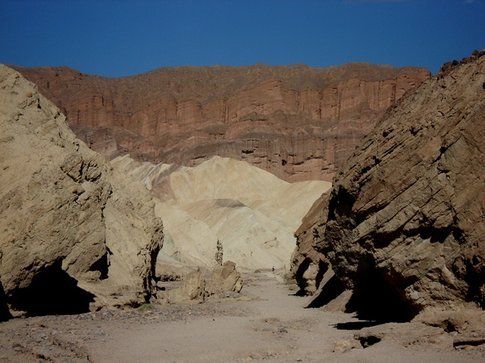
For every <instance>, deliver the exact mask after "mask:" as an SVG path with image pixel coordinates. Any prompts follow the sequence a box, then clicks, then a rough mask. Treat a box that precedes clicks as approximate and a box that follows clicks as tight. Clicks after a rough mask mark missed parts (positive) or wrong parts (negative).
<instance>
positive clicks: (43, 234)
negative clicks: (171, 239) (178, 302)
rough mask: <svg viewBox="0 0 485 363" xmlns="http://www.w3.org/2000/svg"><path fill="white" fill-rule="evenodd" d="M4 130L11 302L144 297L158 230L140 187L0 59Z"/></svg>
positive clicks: (73, 303) (80, 305)
mask: <svg viewBox="0 0 485 363" xmlns="http://www.w3.org/2000/svg"><path fill="white" fill-rule="evenodd" d="M0 135H1V136H0V170H1V173H0V279H1V280H0V286H2V287H3V291H4V294H5V299H6V300H7V302H8V304H9V305H10V307H11V308H12V309H16V310H24V311H27V312H28V313H48V312H76V311H85V310H86V309H88V308H89V305H90V304H91V305H93V303H94V304H104V303H106V304H114V305H117V304H118V303H119V301H118V300H120V299H121V295H124V296H127V295H130V296H131V297H130V298H129V299H128V300H130V301H129V303H130V304H131V303H139V302H141V301H145V300H146V299H147V298H148V297H149V295H150V288H151V287H150V280H151V278H152V276H153V272H152V266H154V259H155V258H156V253H157V251H158V249H159V248H160V247H159V243H160V242H161V240H162V237H163V233H162V226H161V222H160V221H159V219H158V218H155V216H154V213H153V204H152V206H151V207H150V206H149V204H147V203H148V202H149V200H150V196H149V195H148V193H147V192H146V191H145V190H144V188H143V187H140V188H135V187H133V188H135V189H129V190H127V189H126V188H127V187H128V184H129V183H131V182H128V181H126V182H125V181H123V180H122V179H121V178H119V177H118V176H116V175H113V174H112V172H111V170H110V167H109V165H107V163H106V162H105V161H104V159H103V158H102V157H101V156H100V155H98V154H97V153H95V152H94V151H92V150H90V149H89V148H87V146H86V145H85V144H84V143H83V142H82V141H79V140H78V139H76V138H75V136H74V134H73V133H72V132H71V130H70V129H69V127H68V126H67V123H66V119H65V117H64V115H62V114H61V113H60V111H59V109H57V107H55V106H54V105H53V104H52V103H51V102H49V101H48V100H47V99H46V98H44V97H43V96H42V95H41V94H39V93H38V91H37V89H36V88H35V87H34V86H33V85H32V84H31V83H30V82H28V81H27V80H25V79H24V78H23V77H22V76H21V75H20V74H19V73H18V72H16V71H14V70H12V69H10V68H8V67H6V66H3V65H0ZM135 184H136V182H134V181H133V185H135ZM130 185H131V184H130ZM130 190H137V191H138V192H139V193H140V194H139V195H138V194H136V195H131V191H130ZM151 203H153V202H151ZM139 207H143V208H141V209H140V208H139ZM118 296H120V297H119V298H118Z"/></svg>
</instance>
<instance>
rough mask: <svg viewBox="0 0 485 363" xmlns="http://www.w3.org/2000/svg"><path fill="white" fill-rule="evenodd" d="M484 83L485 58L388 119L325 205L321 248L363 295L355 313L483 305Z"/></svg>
mask: <svg viewBox="0 0 485 363" xmlns="http://www.w3.org/2000/svg"><path fill="white" fill-rule="evenodd" d="M484 85H485V57H483V52H481V53H476V54H475V55H474V56H473V57H471V58H468V59H466V60H464V61H462V62H461V63H459V64H458V65H456V66H454V67H445V68H444V69H443V71H442V73H440V74H439V75H438V76H437V77H435V78H433V79H431V80H429V81H426V82H424V83H423V84H422V85H421V86H420V87H419V88H418V89H417V90H416V91H415V92H412V93H409V94H407V95H406V96H405V97H403V98H402V99H401V100H400V101H399V102H398V104H397V105H396V106H395V107H392V108H391V109H390V110H389V111H388V112H387V114H386V115H385V116H384V117H383V119H382V120H381V122H379V124H378V125H377V126H376V128H375V129H374V130H373V131H372V132H371V133H370V134H369V135H368V136H367V137H366V138H365V140H364V141H363V143H362V145H361V146H360V148H359V149H358V150H357V151H356V152H355V154H354V155H353V156H352V158H350V159H349V162H348V163H347V165H346V166H345V167H344V168H342V169H341V171H340V172H339V173H338V175H337V176H336V178H335V179H334V186H333V188H332V190H331V193H330V196H329V199H328V204H327V205H326V204H325V199H322V200H321V203H320V210H322V211H323V210H325V208H328V212H325V214H326V215H325V217H324V218H321V220H322V222H323V223H321V224H320V225H318V224H316V225H315V223H314V222H312V223H310V224H309V225H310V226H311V227H310V228H313V229H314V232H313V233H314V234H315V235H316V236H317V237H316V239H315V240H314V241H313V242H312V244H313V246H314V248H315V249H316V250H317V251H318V252H320V253H322V254H323V255H324V256H326V257H327V258H328V259H329V261H330V262H331V264H332V268H333V270H334V271H335V273H336V274H337V276H338V277H339V279H340V280H341V281H342V282H343V283H344V284H345V286H347V287H349V288H352V289H353V298H352V300H351V301H350V302H349V305H348V306H350V307H354V308H356V309H357V310H361V312H363V313H368V314H369V315H374V316H375V315H376V314H377V315H378V314H381V316H382V315H387V316H386V317H387V318H391V319H409V318H412V317H413V316H414V315H415V314H416V313H418V312H420V311H421V310H423V309H424V308H425V307H430V306H447V307H450V306H454V305H456V303H463V302H475V303H476V304H478V305H481V306H482V307H483V305H484V297H485V287H484V281H485V267H484V257H485V256H484V251H485V238H484V236H485V223H484V210H485V194H484V185H485V164H484V160H485V155H484V147H483V145H484V143H485V86H484ZM310 217H311V216H310ZM310 217H309V218H310ZM325 222H326V223H325ZM300 235H301V232H300ZM296 253H297V254H298V253H299V252H298V251H297V252H296ZM304 253H305V254H306V255H308V252H305V251H304ZM312 256H315V252H313V255H312Z"/></svg>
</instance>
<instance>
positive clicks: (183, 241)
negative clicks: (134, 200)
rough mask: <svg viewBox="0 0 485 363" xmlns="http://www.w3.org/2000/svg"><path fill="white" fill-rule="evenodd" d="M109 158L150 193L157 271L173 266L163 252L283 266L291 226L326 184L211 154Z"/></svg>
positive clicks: (197, 262)
mask: <svg viewBox="0 0 485 363" xmlns="http://www.w3.org/2000/svg"><path fill="white" fill-rule="evenodd" d="M111 164H112V165H113V167H114V168H115V169H116V170H118V171H119V172H120V173H123V174H124V175H130V176H132V177H133V178H135V179H138V180H140V181H142V182H143V184H144V185H145V186H146V188H147V189H148V190H150V191H151V193H152V194H153V195H154V196H156V207H155V213H156V214H157V215H158V216H160V217H161V218H162V220H163V221H164V225H165V242H164V247H163V249H162V251H161V253H160V254H159V259H160V260H161V261H160V264H159V267H160V274H162V275H163V274H164V272H163V270H164V268H167V267H168V270H167V271H172V270H173V269H174V268H173V267H171V266H168V265H169V261H168V260H167V258H169V259H172V260H175V261H176V262H182V263H184V264H187V265H192V266H204V267H206V268H213V267H214V266H216V265H220V263H221V261H227V260H230V261H234V262H235V263H236V264H237V266H238V268H240V269H243V270H253V271H254V270H256V269H271V268H275V269H278V270H279V269H286V268H287V266H288V265H289V262H290V256H291V253H292V251H293V249H294V246H295V238H294V236H293V232H294V230H295V229H296V228H297V227H298V225H299V224H300V223H301V219H302V217H303V216H304V215H305V213H306V211H307V210H308V209H309V208H310V206H311V205H312V204H313V202H314V201H315V199H317V198H318V196H319V195H321V194H322V193H323V192H325V191H327V190H328V189H329V188H330V187H331V183H329V182H325V181H318V180H314V181H303V182H295V183H289V182H286V181H284V180H281V179H279V178H277V177H276V176H274V175H272V174H271V173H268V172H267V171H265V170H262V169H260V168H257V167H255V166H253V165H251V164H249V163H247V162H244V161H240V160H234V159H229V158H221V157H218V156H214V157H212V158H211V159H209V160H206V161H205V162H203V163H201V164H199V165H197V166H195V167H180V166H177V165H167V164H158V165H155V164H152V163H150V162H139V161H134V160H133V159H131V158H130V157H129V155H124V156H121V157H117V158H115V159H113V160H112V161H111ZM221 251H222V255H218V253H220V252H221ZM217 256H219V257H217Z"/></svg>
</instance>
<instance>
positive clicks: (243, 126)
mask: <svg viewBox="0 0 485 363" xmlns="http://www.w3.org/2000/svg"><path fill="white" fill-rule="evenodd" d="M17 69H18V70H19V71H20V72H21V73H22V74H23V75H24V76H25V77H27V78H28V79H29V80H31V81H32V82H34V83H36V84H37V85H38V86H39V89H40V90H41V91H42V92H43V93H44V94H45V95H46V96H47V97H48V98H49V99H50V100H51V101H53V102H54V103H55V104H56V105H57V106H58V107H59V108H60V109H61V110H62V111H63V112H64V113H65V114H66V115H67V117H68V119H69V122H70V126H71V128H72V129H73V130H74V132H75V133H76V134H77V135H78V137H80V138H81V139H82V140H84V141H86V142H87V143H88V145H89V146H90V147H92V148H93V149H94V150H97V151H99V152H102V153H104V154H105V155H108V156H109V157H112V156H116V155H119V154H120V153H126V152H129V153H130V155H131V156H132V157H134V158H135V159H141V160H149V161H154V162H160V161H162V162H164V163H176V164H182V165H187V166H194V165H196V164H199V163H200V162H202V161H204V160H207V159H209V158H210V157H212V156H214V155H219V156H223V157H231V158H234V159H240V160H245V161H247V162H249V163H251V164H253V165H257V166H259V167H260V168H263V169H265V170H267V171H270V172H272V173H273V174H275V175H277V176H278V177H280V178H282V179H284V180H288V181H301V180H310V179H320V180H331V178H332V176H333V174H334V172H335V170H336V168H338V167H339V166H342V165H343V163H344V161H345V160H346V159H347V158H348V156H349V155H350V154H351V153H352V152H353V150H354V148H355V146H356V145H358V143H359V142H360V140H361V139H362V137H363V136H364V135H366V134H367V133H368V132H369V131H370V130H371V129H372V128H373V126H374V125H375V123H376V121H377V120H378V119H379V117H380V116H382V114H383V113H384V112H385V110H386V109H388V108H389V106H390V105H392V104H393V103H394V102H396V101H397V100H398V99H399V98H401V97H402V96H403V94H404V93H405V92H406V91H408V90H409V89H412V88H414V87H416V86H417V85H419V84H420V83H421V82H422V81H423V80H425V79H427V78H429V72H428V71H426V70H424V69H420V68H410V67H408V68H399V69H398V68H392V67H388V66H377V65H369V64H348V65H344V66H340V67H327V68H311V67H307V66H301V65H297V66H278V67H269V66H264V65H255V66H250V67H219V66H214V67H178V68H161V69H158V70H155V71H152V72H149V73H144V74H141V75H137V76H132V77H126V78H103V77H98V76H92V75H86V74H82V73H80V72H78V71H75V70H73V69H70V68H65V67H62V68H20V67H18V68H17Z"/></svg>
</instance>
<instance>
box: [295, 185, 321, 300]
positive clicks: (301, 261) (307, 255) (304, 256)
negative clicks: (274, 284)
mask: <svg viewBox="0 0 485 363" xmlns="http://www.w3.org/2000/svg"><path fill="white" fill-rule="evenodd" d="M327 199H328V192H326V193H324V194H322V195H321V196H320V198H318V199H317V200H316V201H315V203H313V205H312V207H311V208H310V210H309V211H308V213H307V214H306V215H305V217H303V220H302V223H301V225H300V227H299V228H298V229H297V231H296V232H295V237H296V248H295V250H294V252H293V255H292V257H291V268H290V276H292V277H293V278H294V279H295V282H296V283H297V284H298V287H299V289H300V290H299V291H298V294H299V295H312V294H314V293H315V292H316V291H317V290H318V288H319V286H320V283H321V282H322V279H323V276H324V274H325V273H326V272H327V270H328V268H329V266H330V263H329V261H328V260H327V258H326V257H325V255H324V254H322V253H320V252H319V251H317V250H316V248H315V245H314V243H315V242H316V241H318V240H319V237H320V235H319V233H322V228H325V222H326V217H327V212H328V210H327V209H326V208H325V207H326V205H327ZM322 206H324V208H322Z"/></svg>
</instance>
